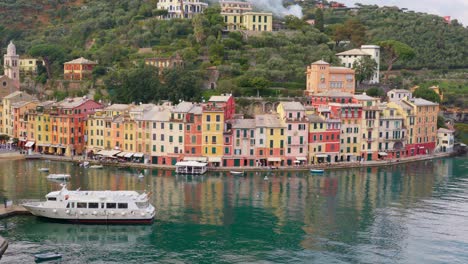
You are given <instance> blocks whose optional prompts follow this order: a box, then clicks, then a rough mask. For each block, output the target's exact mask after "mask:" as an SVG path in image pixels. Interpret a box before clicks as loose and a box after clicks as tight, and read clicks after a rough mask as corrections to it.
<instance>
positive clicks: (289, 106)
mask: <svg viewBox="0 0 468 264" xmlns="http://www.w3.org/2000/svg"><path fill="white" fill-rule="evenodd" d="M281 104H282V105H283V108H284V110H286V111H305V107H304V106H303V105H302V104H301V103H300V102H281Z"/></svg>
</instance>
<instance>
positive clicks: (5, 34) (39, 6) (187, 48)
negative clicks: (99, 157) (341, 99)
mask: <svg viewBox="0 0 468 264" xmlns="http://www.w3.org/2000/svg"><path fill="white" fill-rule="evenodd" d="M156 3H157V1H156V0H133V1H127V0H113V1H107V0H83V1H79V0H68V1H67V0H40V1H35V4H34V5H33V4H31V3H30V1H26V0H16V1H15V0H8V1H2V3H0V19H2V21H9V23H3V25H2V26H0V33H2V34H1V39H0V42H1V43H0V44H1V45H2V47H3V48H5V47H6V45H7V43H8V41H9V40H11V39H14V41H15V44H16V45H17V49H18V52H20V53H23V54H24V53H29V52H30V51H31V48H32V47H37V46H38V45H41V44H45V45H48V46H50V47H52V49H53V50H59V51H60V52H58V54H55V55H56V58H55V60H54V62H53V63H52V65H51V69H52V70H53V71H52V77H53V78H61V67H62V66H61V65H62V63H63V62H64V61H67V60H70V59H73V58H77V57H80V56H84V57H86V58H88V59H92V60H96V61H99V65H100V67H99V68H98V69H97V71H96V72H95V78H96V80H101V81H102V82H99V83H104V84H105V89H107V90H110V97H111V98H110V99H112V100H113V101H116V100H117V101H122V100H124V99H125V100H128V101H137V100H138V101H142V100H144V101H148V100H161V99H170V100H177V99H180V98H184V99H187V100H189V99H194V100H200V99H201V98H200V96H201V92H200V90H199V89H200V88H199V87H198V88H197V87H195V86H201V83H202V81H203V80H202V79H203V78H200V77H203V76H206V75H207V69H208V68H209V67H210V66H216V67H217V69H218V71H219V78H220V79H219V81H218V89H217V90H216V91H213V92H233V93H234V94H236V95H256V94H257V93H259V94H261V95H267V96H268V95H280V94H282V95H286V96H294V95H300V94H301V93H302V89H303V88H304V83H305V75H304V70H305V67H306V66H307V65H308V64H310V63H311V62H313V61H315V60H319V59H325V60H328V61H331V62H333V63H337V60H336V58H335V56H334V54H335V53H336V52H339V51H341V50H343V49H349V48H352V47H353V45H358V44H359V43H354V42H353V41H352V42H351V43H350V44H348V45H347V46H342V45H338V46H335V45H333V44H332V43H335V42H336V39H335V32H334V28H336V26H337V25H339V24H340V23H347V21H348V20H349V19H354V20H356V21H357V22H356V23H361V24H363V25H364V27H363V28H364V30H363V31H362V32H358V33H357V34H363V35H362V36H360V38H359V39H360V40H361V41H365V43H375V42H377V41H379V40H387V39H395V40H399V41H401V42H404V43H406V44H408V45H410V46H411V47H413V49H414V50H415V53H416V57H415V58H414V59H412V60H410V61H408V62H404V63H397V64H396V65H395V67H396V68H410V69H420V68H428V69H436V70H437V69H442V70H446V69H452V68H468V54H467V52H468V51H467V49H466V46H467V44H468V29H467V28H464V27H463V26H462V25H460V24H458V23H457V22H456V21H454V22H453V23H452V24H450V25H449V24H446V23H444V22H443V20H442V18H440V17H437V16H433V15H427V14H421V13H414V12H403V11H401V10H399V9H397V8H377V7H375V6H362V7H361V9H359V10H358V11H353V10H326V11H325V12H324V18H325V31H324V32H320V31H319V30H317V29H316V28H314V27H313V26H311V25H308V24H306V23H305V22H303V21H301V20H299V19H294V18H286V19H285V20H283V22H284V25H285V26H286V29H285V30H283V31H280V32H272V33H262V34H255V35H253V36H250V37H248V38H246V37H245V36H244V35H242V34H240V33H238V32H232V33H229V34H227V33H223V32H222V28H223V21H222V18H221V17H220V16H219V13H218V12H219V10H216V9H214V8H210V9H209V10H208V12H207V13H206V14H205V15H204V16H202V17H200V18H198V19H193V21H192V20H171V21H161V20H158V19H157V18H156V15H157V10H155V9H156ZM309 4H310V3H309ZM309 6H311V5H309ZM314 12H315V10H314V9H307V8H305V9H304V14H305V15H306V17H305V18H314ZM21 16H23V18H22V19H20V18H18V17H21ZM24 17H26V18H24ZM277 19H279V18H277ZM280 20H281V19H280ZM342 40H344V42H341V43H347V42H346V39H342ZM148 47H150V48H151V49H152V51H153V52H152V53H150V54H139V53H138V50H139V48H148ZM176 53H178V54H180V55H181V56H182V57H183V59H184V60H185V68H184V69H183V70H177V71H176V70H174V71H173V72H169V73H167V72H166V73H165V75H167V80H166V82H163V83H157V84H154V85H152V86H151V87H153V88H152V89H154V93H155V96H151V97H148V96H143V95H144V91H138V87H134V84H131V83H127V84H125V85H127V86H126V87H124V86H125V85H124V84H123V83H126V82H123V81H121V82H117V81H115V80H125V79H126V78H130V77H131V78H136V79H137V80H138V78H139V77H138V76H142V75H141V74H142V73H143V72H145V71H146V70H144V69H142V70H141V71H140V70H138V69H137V70H136V72H131V73H130V72H128V70H127V69H130V68H132V69H133V68H135V63H136V64H137V65H139V63H141V61H142V59H143V58H145V57H153V56H156V55H158V56H170V55H174V54H176ZM382 67H385V65H383V66H382ZM137 68H143V67H140V66H138V67H137ZM41 73H42V77H40V78H38V81H40V82H45V80H46V76H45V72H44V71H41ZM130 74H132V75H131V76H130ZM181 76H184V77H185V78H186V80H181V79H180V78H182V77H181ZM191 80H193V81H191ZM153 81H154V80H153ZM156 81H157V80H156ZM182 81H184V82H185V83H187V84H192V85H189V86H190V87H191V88H190V89H185V88H184V87H180V85H178V84H177V83H179V82H180V83H182ZM142 83H145V82H142ZM132 85H133V86H132ZM192 86H193V87H192ZM143 89H144V88H143ZM186 90H189V91H188V92H186ZM163 91H166V92H163ZM104 94H106V93H104ZM122 94H125V95H126V96H125V98H123V99H122V97H117V95H122ZM167 94H169V95H167ZM97 96H98V97H99V96H101V94H100V93H99V91H98V95H97ZM165 96H166V97H165Z"/></svg>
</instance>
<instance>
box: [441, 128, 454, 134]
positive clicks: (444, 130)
mask: <svg viewBox="0 0 468 264" xmlns="http://www.w3.org/2000/svg"><path fill="white" fill-rule="evenodd" d="M437 133H453V131H452V130H450V129H446V128H443V127H441V128H439V129H437Z"/></svg>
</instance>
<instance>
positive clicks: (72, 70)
mask: <svg viewBox="0 0 468 264" xmlns="http://www.w3.org/2000/svg"><path fill="white" fill-rule="evenodd" d="M96 65H97V62H94V61H90V60H87V59H85V58H83V57H81V58H78V59H75V60H72V61H69V62H65V63H64V64H63V78H64V79H65V80H79V81H81V80H83V79H90V78H91V75H92V72H93V69H94V67H95V66H96Z"/></svg>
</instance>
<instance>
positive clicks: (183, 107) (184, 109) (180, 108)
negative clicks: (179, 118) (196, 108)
mask: <svg viewBox="0 0 468 264" xmlns="http://www.w3.org/2000/svg"><path fill="white" fill-rule="evenodd" d="M192 108H193V103H191V102H180V103H179V104H177V105H176V106H174V108H173V109H172V112H173V113H188V112H189V111H190V110H191V109H192Z"/></svg>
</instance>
